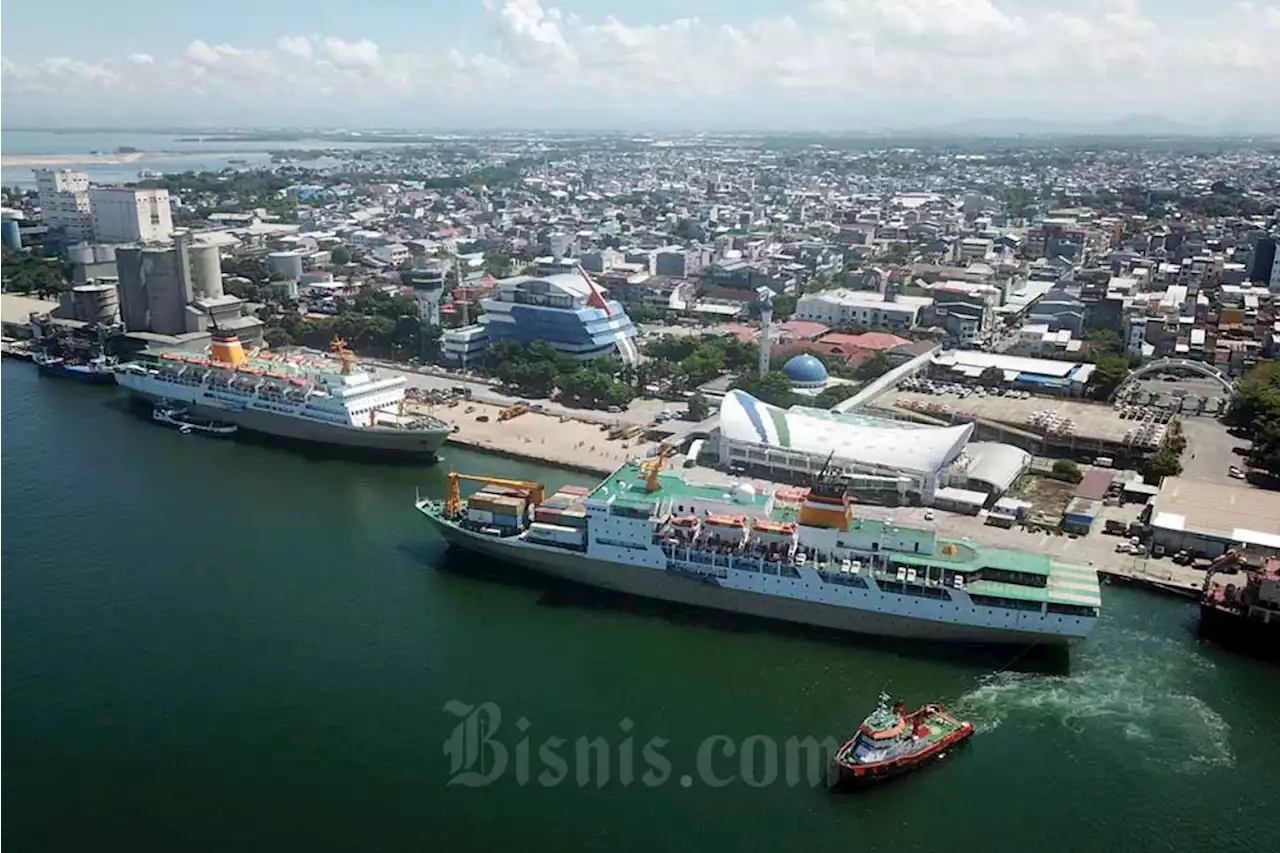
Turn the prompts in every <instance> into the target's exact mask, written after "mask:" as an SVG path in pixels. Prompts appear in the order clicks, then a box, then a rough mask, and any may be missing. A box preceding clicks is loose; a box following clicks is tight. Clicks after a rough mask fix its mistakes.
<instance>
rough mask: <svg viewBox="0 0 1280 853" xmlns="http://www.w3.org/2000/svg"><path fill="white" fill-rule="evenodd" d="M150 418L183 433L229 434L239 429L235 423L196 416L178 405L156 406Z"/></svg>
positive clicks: (233, 433)
mask: <svg viewBox="0 0 1280 853" xmlns="http://www.w3.org/2000/svg"><path fill="white" fill-rule="evenodd" d="M151 419H152V420H153V421H155V422H156V423H160V424H165V425H166V426H172V427H176V428H177V430H178V432H180V433H182V434H183V435H188V434H190V433H193V432H199V433H205V434H207V435H216V436H231V435H235V434H236V432H238V431H239V429H240V428H239V427H237V426H236V425H235V424H229V423H226V422H224V421H214V420H209V419H208V418H201V417H196V416H194V415H192V414H191V413H190V412H188V411H187V410H186V409H183V408H178V407H166V406H158V407H157V408H155V409H154V410H153V411H152V412H151Z"/></svg>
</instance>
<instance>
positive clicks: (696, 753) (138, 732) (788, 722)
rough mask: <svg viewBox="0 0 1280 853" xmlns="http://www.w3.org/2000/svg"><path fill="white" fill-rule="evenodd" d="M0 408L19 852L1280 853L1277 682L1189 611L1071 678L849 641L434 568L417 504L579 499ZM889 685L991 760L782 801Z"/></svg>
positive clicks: (1113, 642) (119, 416) (1107, 604)
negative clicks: (417, 495)
mask: <svg viewBox="0 0 1280 853" xmlns="http://www.w3.org/2000/svg"><path fill="white" fill-rule="evenodd" d="M0 401H2V403H0V411H2V414H3V425H2V432H0V456H2V462H0V466H2V467H0V483H2V484H3V496H2V498H3V518H2V524H3V527H2V536H0V545H2V548H3V553H2V566H3V622H2V624H3V703H4V704H3V756H4V802H3V819H4V842H5V844H6V847H7V849H8V850H12V851H19V850H41V851H47V850H104V849H112V850H114V849H121V850H124V849H127V850H175V851H176V850H184V851H191V850H228V851H230V850H273V851H280V850H341V851H356V850H388V851H390V850H421V851H444V850H487V849H497V848H502V849H507V850H573V849H586V850H610V851H617V850H646V851H651V850H663V851H666V850H717V849H718V850H788V851H789V850H813V849H824V850H843V849H849V850H855V851H860V850H893V851H915V850H920V851H926V850H927V851H937V850H944V851H953V850H964V851H1005V850H1009V851H1014V850H1017V851H1024V850H1028V849H1030V850H1036V851H1041V852H1042V853H1057V851H1077V850H1108V851H1110V850H1123V851H1138V850H1161V851H1209V850H1213V851H1254V850H1256V851H1275V850H1278V849H1280V814H1278V813H1277V807H1276V805H1275V793H1274V791H1275V786H1276V783H1277V782H1278V781H1280V726H1277V725H1276V723H1275V721H1274V720H1273V719H1272V718H1273V717H1274V716H1275V715H1276V710H1277V705H1278V704H1280V680H1278V679H1277V674H1278V671H1277V670H1276V669H1275V668H1274V667H1273V666H1269V665H1267V664H1264V663H1259V662H1255V661H1252V660H1248V659H1244V658H1240V657H1236V656H1234V655H1232V654H1229V653H1227V652H1224V651H1221V650H1219V649H1217V648H1215V647H1213V646H1207V645H1203V644H1201V643H1200V642H1198V641H1197V640H1196V639H1195V636H1194V630H1193V629H1194V622H1195V608H1194V606H1193V605H1190V604H1188V603H1185V602H1182V601H1178V600H1171V599H1166V598H1162V597H1158V596H1155V595H1152V594H1148V593H1144V592H1142V591H1137V590H1129V589H1121V588H1114V587H1106V588H1104V609H1103V613H1104V616H1103V619H1102V621H1101V623H1100V624H1099V626H1098V628H1097V630H1096V632H1095V633H1094V635H1093V636H1092V637H1091V638H1090V639H1089V640H1088V641H1087V642H1086V643H1085V644H1083V645H1082V646H1080V647H1078V648H1077V649H1076V650H1075V651H1074V652H1073V654H1072V658H1071V666H1070V669H1069V671H1066V672H1035V671H1026V668H1025V667H1024V666H1022V664H1021V662H1019V661H1016V660H1006V659H1004V658H1005V654H1004V653H1001V654H1000V655H999V656H995V657H993V656H983V657H982V658H981V659H975V658H972V657H969V656H963V655H954V654H945V653H928V652H922V651H921V650H920V649H918V648H909V649H904V648H899V647H895V646H894V645H893V644H887V643H871V644H867V643H859V642H850V641H847V640H846V641H840V640H834V639H832V638H829V637H825V636H819V635H814V634H811V633H809V632H803V631H791V630H777V629H774V628H772V627H768V626H761V625H758V624H749V623H743V622H740V621H739V620H736V619H734V618H729V617H714V616H702V615H699V614H694V613H690V612H688V611H680V610H670V609H665V608H661V607H658V606H655V605H651V604H646V603H643V602H636V601H631V600H619V599H615V598H611V597H605V596H601V595H598V594H595V593H590V592H584V591H577V590H573V589H568V588H564V587H561V586H556V585H548V584H545V583H542V582H538V581H535V580H529V579H527V578H525V577H524V576H523V575H522V574H521V573H519V572H515V571H511V570H509V569H507V568H504V567H502V566H495V565H489V564H484V563H481V562H478V561H476V560H474V559H469V558H467V557H465V556H458V555H456V554H447V553H446V551H445V549H444V547H443V544H442V543H441V542H440V541H439V540H438V539H436V538H435V537H434V536H433V535H432V533H431V532H430V531H429V530H428V529H427V528H426V526H425V523H424V522H423V521H422V520H421V519H420V518H419V517H418V516H417V514H416V513H415V511H414V509H413V506H412V500H413V495H414V489H415V487H420V488H421V489H422V490H423V491H424V492H427V493H431V494H441V493H442V492H443V489H444V473H445V471H447V469H448V467H449V466H453V467H457V468H461V469H467V470H472V471H483V472H489V473H494V474H499V475H505V476H520V477H536V478H540V479H544V480H547V481H548V482H549V483H550V484H553V485H554V484H558V483H567V482H576V483H582V484H588V483H589V482H590V481H589V479H586V478H583V477H581V476H578V475H572V474H566V473H559V472H556V471H553V470H549V469H543V468H538V467H536V466H530V465H523V464H520V463H516V462H511V461H506V460H502V459H497V458H492V457H485V456H480V455H475V454H470V453H465V452H461V451H449V452H448V454H447V457H448V458H447V459H446V461H445V463H444V464H443V465H442V466H440V467H436V468H432V467H426V466H416V465H390V464H370V463H356V462H348V461H338V460H333V459H325V458H314V457H309V456H306V455H301V454H298V453H296V452H293V451H288V450H284V449H280V448H273V447H265V446H257V445H253V444H246V443H243V442H239V441H218V440H213V439H206V438H202V437H199V436H182V435H179V434H177V433H176V432H172V431H168V430H166V429H164V428H161V427H157V426H155V425H153V424H151V423H148V422H146V421H145V420H144V419H142V418H139V417H138V416H136V415H134V414H131V413H130V412H129V411H128V410H127V409H126V408H125V407H124V406H123V405H122V400H121V397H120V396H119V394H118V393H117V392H116V391H115V389H99V388H87V387H82V386H79V385H75V384H72V383H69V382H67V381H59V380H51V379H44V378H40V377H38V376H37V375H36V373H35V371H34V370H33V369H31V367H30V366H29V365H25V364H15V363H6V364H5V365H4V367H3V376H2V381H0ZM1006 667H1009V668H1006ZM882 689H885V690H889V691H891V692H892V693H894V694H895V695H896V696H901V697H902V698H904V699H905V700H907V701H908V703H911V704H919V703H922V702H924V701H929V700H940V701H942V702H944V703H946V704H948V705H949V706H953V707H955V708H956V709H957V710H958V711H959V712H961V713H962V714H964V715H966V716H967V717H968V718H970V719H972V720H973V721H974V722H975V724H976V726H977V729H978V735H977V736H976V737H975V738H973V740H972V742H971V744H970V745H969V746H967V747H966V748H964V749H963V750H960V751H957V752H955V753H954V754H952V755H950V756H948V757H947V758H946V759H945V760H944V761H942V762H941V763H939V764H938V765H937V766H934V767H931V768H929V769H928V770H926V771H923V772H921V773H919V774H915V775H913V776H910V777H906V778H903V779H900V780H897V781H896V782H894V783H893V784H891V785H889V786H886V787H884V788H881V789H878V790H874V791H871V792H868V793H866V794H861V795H854V796H836V795H831V794H828V793H827V792H826V790H825V789H824V788H823V787H822V786H821V785H820V784H819V785H816V786H814V785H810V784H807V783H806V781H805V780H803V779H800V780H798V781H797V782H795V783H789V780H788V779H787V772H786V767H785V766H784V765H785V764H786V758H785V756H786V754H787V752H788V747H787V741H788V740H789V739H794V740H795V742H796V743H802V742H803V739H805V738H808V737H812V738H814V739H815V740H821V739H823V738H827V737H831V738H837V739H839V738H842V737H844V736H847V735H848V734H850V733H851V732H852V731H853V729H854V728H855V727H856V725H857V723H858V721H859V720H860V719H861V717H862V716H863V715H864V714H865V713H866V712H867V711H869V710H870V708H871V706H872V705H873V704H874V701H875V697H876V695H877V694H878V693H879V692H880V690H882ZM557 739H559V740H557ZM580 741H581V742H582V743H585V744H586V745H585V747H583V758H582V760H579V755H578V749H579V746H580V743H579V742H580ZM771 750H773V751H774V752H775V753H776V761H772V762H771V759H770V752H771ZM744 754H745V755H746V756H747V757H746V759H745V760H744V758H743V755H744ZM798 754H799V753H797V755H798ZM548 755H549V756H550V757H552V758H556V759H557V760H559V761H560V762H561V763H562V764H563V765H564V768H563V769H564V773H563V775H562V774H561V772H560V771H561V767H560V765H559V764H557V763H556V762H555V761H548V760H545V758H546V757H547V756H548ZM602 756H603V757H602ZM654 756H656V757H657V758H658V759H660V761H654V760H651V759H652V758H653V757H654ZM504 757H505V765H504V763H503V760H502V759H503V758H504ZM663 762H665V764H666V765H667V766H668V769H667V773H666V775H665V776H663V774H662V773H660V772H658V771H660V770H662V765H663ZM628 765H630V766H628ZM804 769H805V768H803V767H801V768H800V772H801V774H803V772H804ZM602 770H603V771H607V778H603V777H604V776H605V775H606V774H605V773H604V772H601V771H602ZM646 773H647V774H648V776H646V775H645V774H646ZM686 777H687V778H688V784H687V785H686V784H682V781H683V780H685V779H686ZM628 778H629V782H628V781H625V780H626V779H628ZM468 783H471V784H468ZM720 783H725V784H723V785H721V784H720Z"/></svg>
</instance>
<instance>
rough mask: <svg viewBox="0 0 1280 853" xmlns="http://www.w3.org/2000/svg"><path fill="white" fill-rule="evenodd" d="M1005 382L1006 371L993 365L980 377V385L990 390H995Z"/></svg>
mask: <svg viewBox="0 0 1280 853" xmlns="http://www.w3.org/2000/svg"><path fill="white" fill-rule="evenodd" d="M1003 382H1004V371H1003V370H1001V369H1000V368H998V367H996V366H994V365H992V366H991V367H988V368H987V369H985V370H983V371H982V373H981V374H979V376H978V384H979V385H984V386H986V387H988V388H995V387H996V386H998V385H1000V384H1001V383H1003Z"/></svg>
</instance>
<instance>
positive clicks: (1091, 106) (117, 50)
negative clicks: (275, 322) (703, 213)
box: [0, 0, 1280, 132]
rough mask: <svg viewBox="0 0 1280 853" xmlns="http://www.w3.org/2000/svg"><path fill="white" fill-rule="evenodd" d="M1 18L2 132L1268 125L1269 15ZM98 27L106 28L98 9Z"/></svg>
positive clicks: (617, 13) (334, 8)
mask: <svg viewBox="0 0 1280 853" xmlns="http://www.w3.org/2000/svg"><path fill="white" fill-rule="evenodd" d="M51 8H52V7H51V6H49V5H48V4H40V3H24V4H21V5H19V4H14V3H9V4H6V7H5V9H4V12H5V15H4V24H5V26H4V28H3V51H2V61H3V99H2V100H0V105H2V107H3V120H4V122H6V123H8V124H51V125H65V126H74V125H85V124H103V123H117V124H119V123H129V124H140V125H153V126H165V125H169V126H172V125H175V124H191V123H198V124H240V125H259V126H261V125H277V126H278V125H298V124H306V125H323V126H335V125H340V126H352V127H354V126H362V125H364V126H367V125H381V126H401V127H411V126H412V127H419V126H421V127H479V126H507V127H510V126H538V127H580V128H586V127H614V128H617V127H628V126H643V127H671V128H673V129H674V128H680V129H693V128H697V127H709V128H716V129H721V128H731V127H744V128H777V129H788V128H794V129H800V128H806V129H808V128H812V129H831V130H836V129H866V128H881V127H919V126H922V125H934V124H940V123H947V122H951V121H957V120H963V119H971V118H1000V117H1024V116H1025V117H1030V118H1037V119H1054V120H1071V121H1090V120H1108V119H1112V118H1115V117H1118V116H1122V115H1126V114H1130V113H1144V114H1152V113H1155V114H1161V115H1165V116H1167V117H1169V118H1171V119H1175V120H1178V121H1182V122H1186V123H1189V124H1195V125H1200V126H1207V127H1209V128H1211V129H1221V130H1245V131H1254V132H1256V131H1261V130H1270V131H1276V130H1280V110H1277V109H1276V108H1275V106H1274V104H1270V105H1268V104H1267V103H1266V102H1265V101H1264V100H1263V97H1264V96H1263V94H1262V93H1264V92H1268V91H1271V92H1274V91H1277V90H1280V63H1277V62H1276V61H1275V52H1276V45H1277V44H1280V0H1263V2H1258V0H809V2H799V3H795V2H792V3H788V2H784V0H720V2H714V0H683V2H680V0H419V2H390V0H365V1H364V2H360V3H344V4H338V3H333V2H326V0H320V2H307V3H302V2H282V0H258V2H248V0H225V2H219V3H209V4H199V5H197V4H195V3H191V2H182V0H179V2H169V3H162V2H155V0H152V2H143V0H115V2H112V3H111V4H110V5H109V6H108V7H103V6H102V5H101V4H99V3H93V4H91V3H89V2H86V0H62V1H61V2H58V3H57V4H56V14H55V15H53V16H52V17H51V14H50V11H51ZM108 9H109V11H108Z"/></svg>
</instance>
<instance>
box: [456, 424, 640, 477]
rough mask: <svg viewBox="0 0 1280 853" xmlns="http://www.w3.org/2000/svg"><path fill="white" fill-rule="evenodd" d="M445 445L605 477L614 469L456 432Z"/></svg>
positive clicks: (614, 469)
mask: <svg viewBox="0 0 1280 853" xmlns="http://www.w3.org/2000/svg"><path fill="white" fill-rule="evenodd" d="M444 443H445V444H446V445H452V446H454V447H459V448H462V449H463V450H472V451H475V452H476V453H487V454H489V455H491V456H500V457H502V458H503V459H510V460H512V461H515V462H534V463H537V464H539V465H547V466H549V467H552V468H562V469H564V470H566V471H573V472H574V473H577V474H590V475H592V476H599V477H607V476H609V475H610V474H612V473H613V472H614V471H616V470H617V469H616V468H605V467H604V466H602V465H587V464H584V463H581V462H567V461H563V460H559V459H548V458H546V457H545V456H538V455H536V454H534V453H524V452H522V451H520V450H515V449H512V448H507V447H495V446H494V445H492V444H486V443H484V442H482V441H477V440H474V439H468V438H462V437H460V436H459V435H458V434H457V433H454V434H453V435H451V436H449V437H448V438H446V439H445V440H444Z"/></svg>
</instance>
